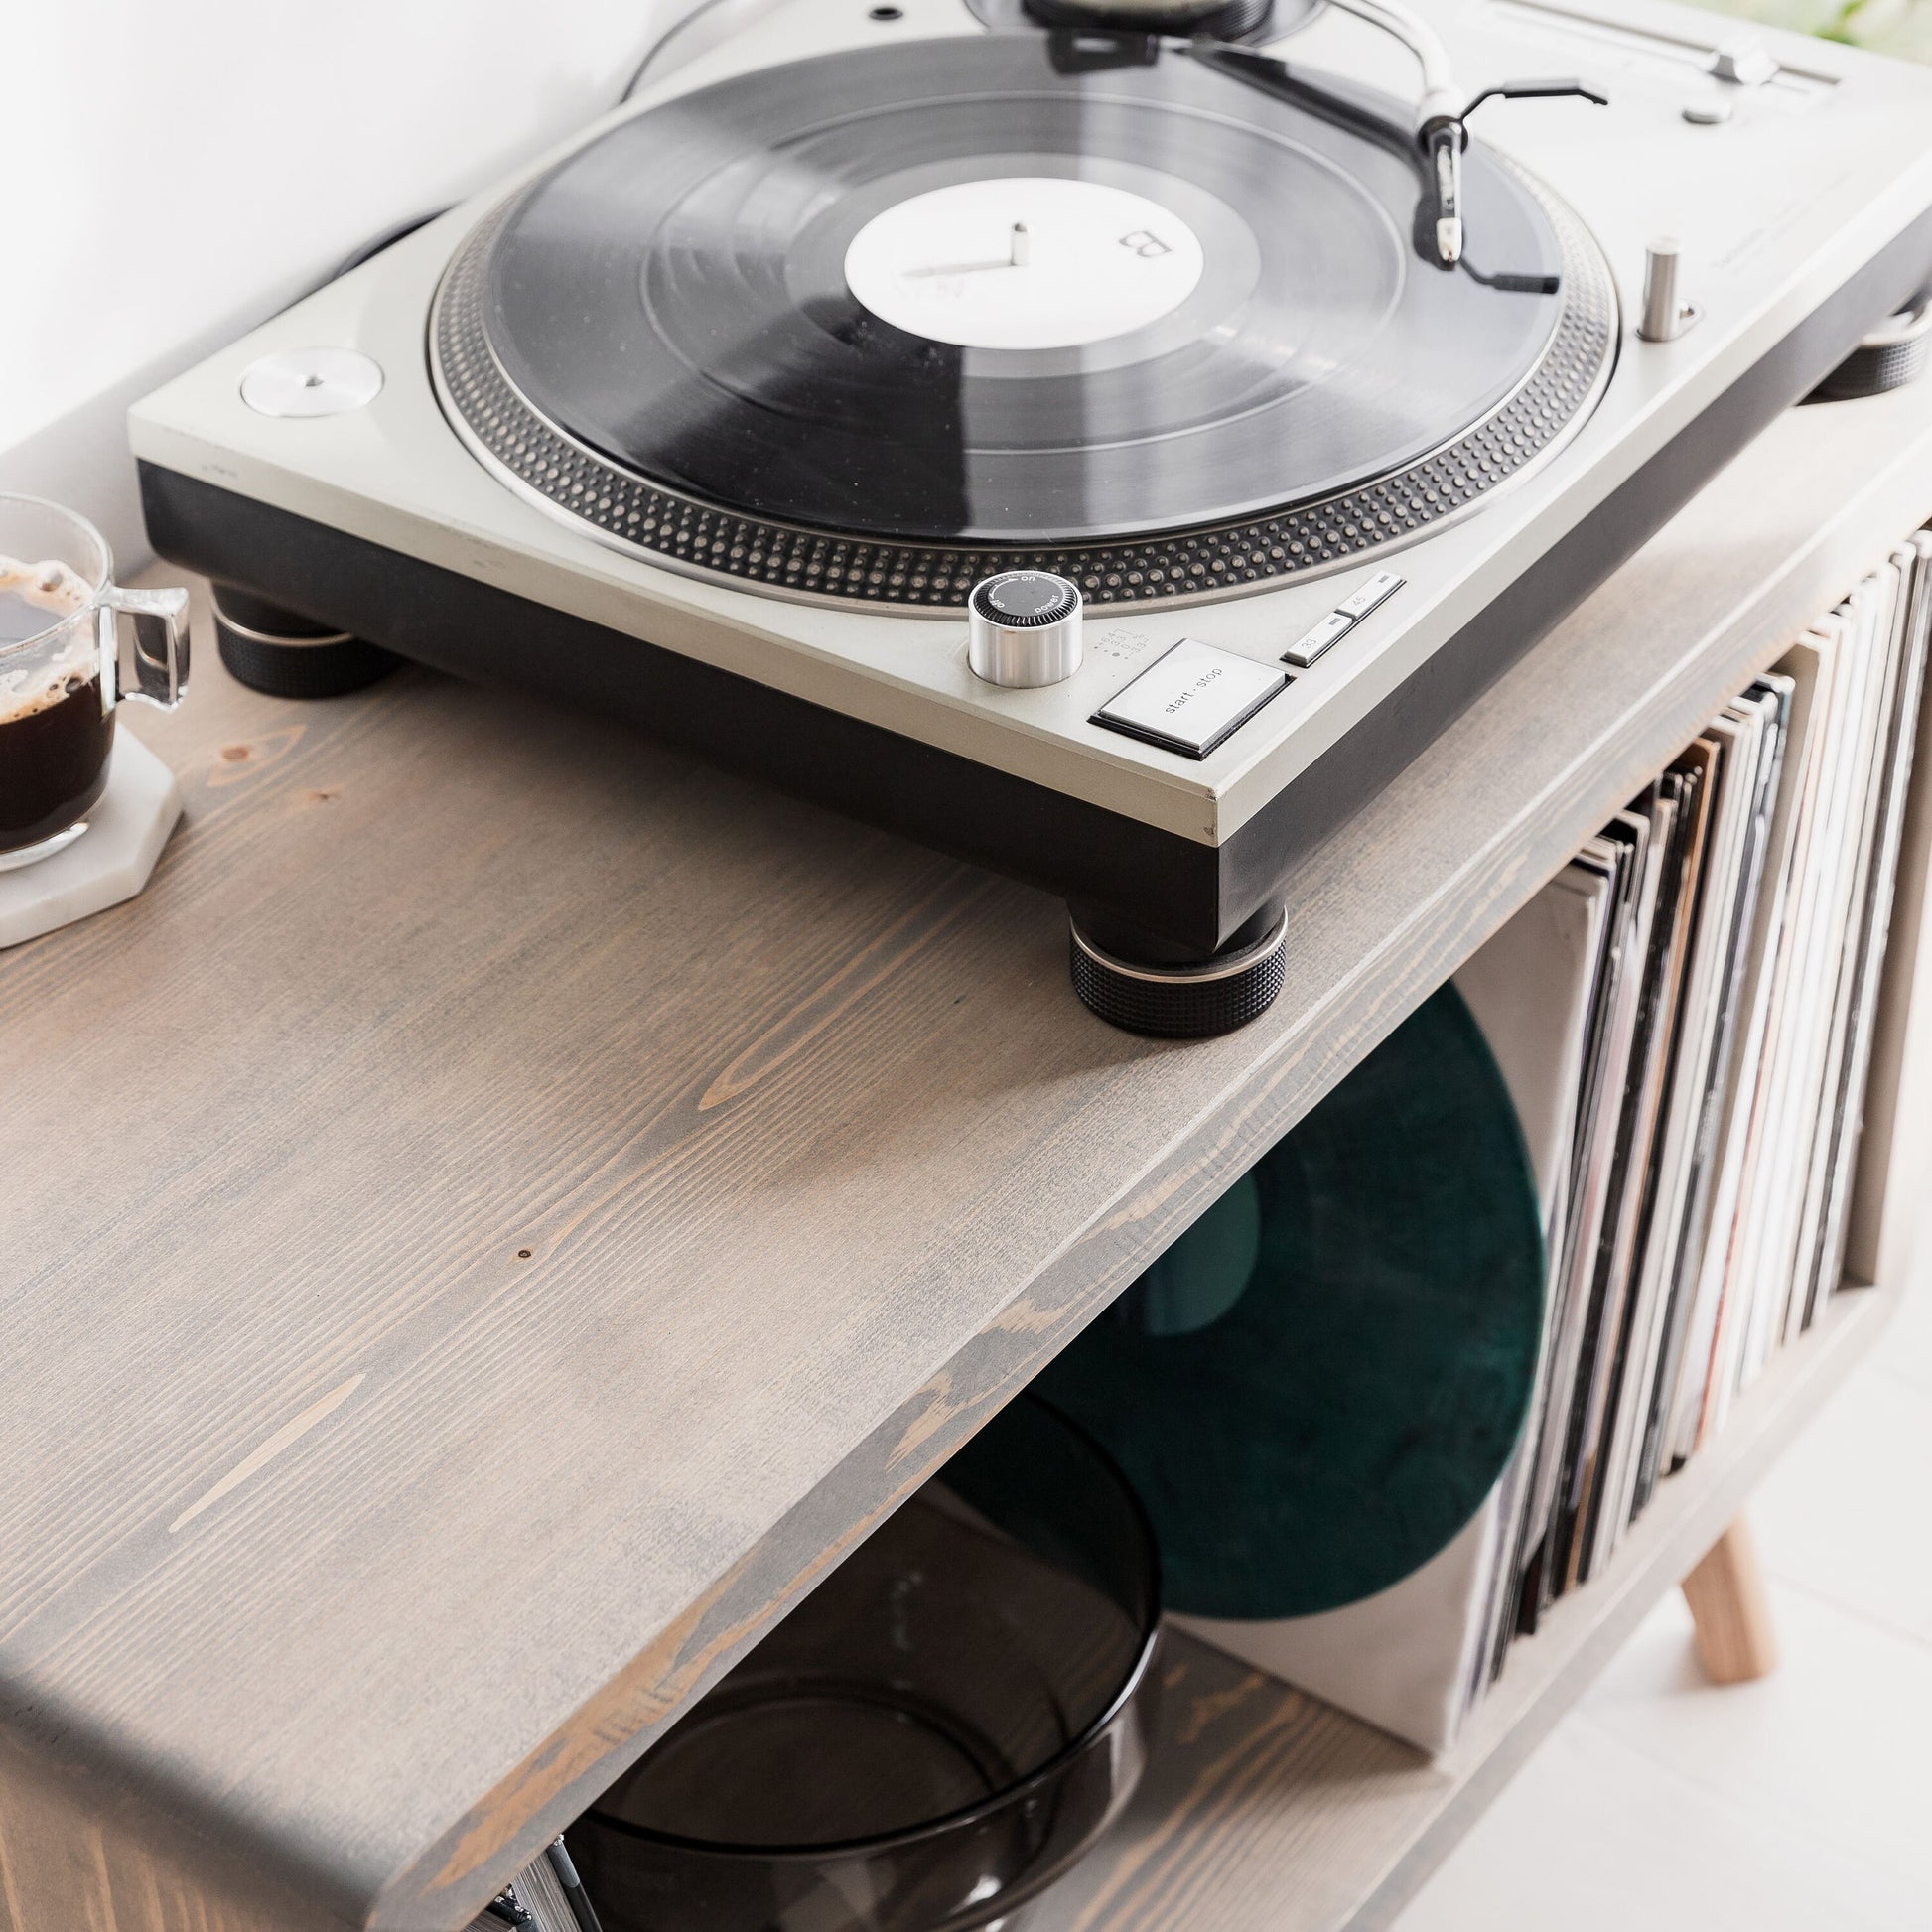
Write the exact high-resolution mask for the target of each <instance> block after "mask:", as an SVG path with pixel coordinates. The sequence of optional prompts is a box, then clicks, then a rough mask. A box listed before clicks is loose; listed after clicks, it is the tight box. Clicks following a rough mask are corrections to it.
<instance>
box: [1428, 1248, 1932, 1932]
mask: <svg viewBox="0 0 1932 1932" xmlns="http://www.w3.org/2000/svg"><path fill="white" fill-rule="evenodd" d="M1928 1287H1932V1284H1923V1285H1921V1287H1920V1288H1919V1290H1918V1291H1917V1292H1915V1293H1913V1294H1912V1295H1910V1296H1908V1297H1907V1299H1906V1301H1905V1304H1904V1306H1903V1308H1902V1309H1901V1310H1900V1311H1899V1313H1898V1315H1897V1316H1896V1317H1895V1318H1894V1320H1893V1322H1892V1324H1891V1326H1890V1328H1889V1329H1888V1330H1887V1332H1886V1333H1885V1335H1884V1337H1883V1338H1882V1339H1881V1340H1880V1342H1879V1344H1878V1347H1877V1350H1876V1352H1875V1355H1874V1357H1873V1358H1872V1359H1871V1360H1869V1361H1868V1362H1867V1363H1866V1364H1865V1365H1863V1367H1862V1368H1861V1369H1860V1370H1859V1371H1858V1372H1857V1373H1856V1374H1855V1375H1854V1377H1853V1378H1852V1380H1851V1381H1850V1382H1849V1383H1848V1384H1847V1386H1846V1387H1845V1388H1844V1389H1843V1390H1842V1391H1841V1392H1840V1393H1839V1395H1838V1396H1837V1397H1836V1398H1835V1399H1834V1401H1833V1403H1832V1405H1831V1407H1830V1408H1829V1409H1828V1410H1827V1411H1826V1412H1825V1414H1824V1415H1823V1416H1821V1417H1820V1418H1819V1419H1818V1421H1817V1422H1816V1423H1814V1424H1813V1426H1812V1428H1811V1430H1810V1432H1809V1433H1808V1434H1807V1435H1806V1436H1804V1437H1803V1438H1801V1439H1800V1441H1799V1442H1798V1443H1797V1444H1796V1445H1795V1446H1794V1447H1793V1448H1792V1449H1791V1450H1790V1451H1789V1452H1788V1453H1787V1455H1786V1456H1785V1458H1784V1460H1783V1461H1782V1462H1781V1463H1780V1464H1779V1465H1778V1467H1777V1468H1776V1469H1775V1470H1774V1471H1773V1473H1772V1475H1771V1477H1770V1478H1769V1480H1768V1481H1767V1482H1766V1483H1765V1485H1764V1486H1763V1488H1761V1489H1760V1490H1759V1492H1758V1494H1757V1496H1756V1498H1755V1500H1754V1501H1753V1504H1752V1507H1751V1519H1752V1522H1753V1524H1754V1526H1755V1528H1756V1531H1757V1537H1758V1544H1759V1548H1760V1550H1761V1552H1762V1555H1763V1557H1764V1561H1765V1565H1766V1568H1767V1569H1768V1570H1769V1572H1770V1574H1771V1579H1772V1587H1773V1591H1774V1596H1775V1602H1776V1609H1777V1614H1778V1630H1779V1636H1780V1638H1781V1640H1782V1643H1783V1647H1784V1662H1783V1664H1782V1666H1781V1668H1780V1669H1779V1670H1778V1671H1777V1672H1776V1673H1775V1674H1774V1675H1772V1676H1771V1677H1769V1678H1767V1679H1766V1680H1764V1681H1763V1682H1762V1683H1759V1684H1750V1685H1740V1686H1736V1687H1733V1688H1731V1689H1727V1690H1725V1689H1719V1688H1717V1687H1715V1686H1713V1685H1712V1684H1710V1683H1709V1682H1708V1681H1707V1680H1706V1679H1705V1678H1704V1677H1703V1676H1702V1674H1701V1673H1700V1672H1699V1670H1698V1666H1697V1662H1696V1659H1695V1658H1694V1657H1693V1655H1692V1651H1691V1621H1690V1617H1689V1615H1688V1613H1687V1612H1686V1611H1685V1609H1684V1606H1683V1602H1682V1600H1681V1599H1680V1598H1678V1597H1677V1596H1675V1595H1673V1596H1671V1597H1670V1598H1668V1599H1667V1600H1666V1601H1665V1602H1663V1603H1662V1604H1660V1605H1659V1607H1658V1608H1657V1610H1656V1611H1655V1612H1654V1613H1653V1614H1652V1616H1651V1617H1650V1619H1649V1620H1648V1621H1647V1622H1646V1623H1645V1624H1644V1625H1643V1627H1642V1628H1641V1629H1640V1630H1639V1631H1638V1632H1637V1634H1636V1636H1635V1637H1633V1638H1632V1639H1631V1641H1630V1644H1629V1646H1628V1647H1627V1648H1626V1649H1625V1650H1624V1651H1623V1653H1622V1655H1621V1656H1620V1657H1618V1659H1617V1660H1616V1662H1615V1663H1614V1664H1612V1665H1611V1667H1610V1668H1609V1670H1608V1671H1607V1672H1605V1674H1604V1675H1603V1677H1602V1679H1601V1680H1600V1681H1599V1682H1598V1683H1597V1684H1596V1685H1595V1687H1594V1688H1593V1689H1592V1690H1591V1692H1590V1693H1589V1695H1588V1696H1587V1698H1586V1699H1585V1700H1584V1702H1583V1703H1582V1704H1581V1705H1579V1706H1578V1708H1577V1709H1576V1710H1575V1711H1573V1712H1572V1713H1571V1714H1570V1715H1569V1716H1568V1717H1566V1718H1565V1719H1564V1721H1563V1723H1562V1724H1561V1725H1559V1726H1558V1728H1557V1730H1556V1731H1555V1732H1554V1733H1553V1734H1552V1736H1551V1737H1550V1739H1549V1741H1548V1742H1547V1743H1545V1744H1544V1745H1543V1747H1542V1749H1541V1750H1539V1751H1538V1752H1537V1754H1536V1755H1535V1756H1534V1757H1533V1758H1531V1759H1530V1761H1529V1763H1528V1764H1527V1765H1525V1766H1524V1768H1523V1769H1522V1770H1521V1771H1520V1772H1518V1773H1517V1775H1516V1778H1515V1780H1514V1782H1513V1783H1512V1784H1511V1785H1510V1787H1509V1789H1508V1790H1507V1791H1505V1792H1504V1794H1503V1795H1502V1797H1501V1798H1500V1799H1498V1800H1497V1802H1496V1804H1495V1805H1494V1806H1493V1807H1492V1808H1491V1809H1490V1811H1489V1812H1488V1814H1487V1815H1486V1816H1485V1817H1484V1818H1483V1820H1482V1822H1481V1823H1480V1824H1478V1825H1477V1826H1476V1828H1475V1829H1474V1831H1472V1832H1471V1833H1470V1834H1469V1836H1468V1837H1467V1838H1466V1839H1465V1840H1464V1841H1463V1843H1462V1844H1461V1845H1460V1846H1458V1847H1457V1849H1456V1851H1455V1852H1454V1854H1453V1855H1452V1856H1451V1857H1450V1858H1449V1862H1448V1863H1446V1864H1445V1865H1444V1866H1443V1867H1442V1868H1441V1870H1439V1871H1438V1872H1437V1873H1436V1875H1435V1876H1434V1877H1433V1878H1432V1879H1431V1880H1430V1882H1429V1884H1428V1886H1427V1887H1426V1888H1425V1889H1424V1891H1423V1892H1422V1893H1421V1894H1420V1896H1419V1897H1417V1899H1416V1900H1415V1901H1414V1902H1413V1903H1412V1904H1411V1905H1410V1907H1409V1909H1408V1910H1407V1911H1406V1912H1404V1913H1403V1915H1402V1917H1401V1918H1400V1920H1398V1922H1397V1927H1396V1932H1519V1928H1521V1929H1522V1932H1544V1928H1549V1929H1550V1932H1839V1928H1845V1929H1846V1932H1932V1293H1927V1292H1926V1289H1927V1288H1928Z"/></svg>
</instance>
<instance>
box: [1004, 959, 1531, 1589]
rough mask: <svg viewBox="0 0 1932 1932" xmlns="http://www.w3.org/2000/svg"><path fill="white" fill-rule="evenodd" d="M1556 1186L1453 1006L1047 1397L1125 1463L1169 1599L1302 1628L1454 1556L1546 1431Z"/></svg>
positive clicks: (1158, 1271) (1433, 1013)
mask: <svg viewBox="0 0 1932 1932" xmlns="http://www.w3.org/2000/svg"><path fill="white" fill-rule="evenodd" d="M1542 1319H1543V1238H1542V1227H1541V1214H1540V1210H1539V1204H1538V1197H1537V1188H1536V1182H1535V1178H1534V1175H1533V1173H1532V1172H1531V1168H1530V1163H1529V1157H1528V1155H1527V1153H1526V1152H1525V1151H1524V1147H1523V1139H1522V1133H1521V1131H1520V1129H1519V1128H1518V1125H1517V1120H1516V1113H1515V1109H1514V1108H1513V1106H1512V1105H1511V1103H1510V1098H1509V1093H1508V1090H1507V1089H1506V1087H1505V1086H1504V1084H1503V1078H1502V1075H1501V1074H1500V1073H1499V1072H1498V1071H1497V1069H1496V1063H1495V1061H1494V1060H1493V1059H1492V1058H1491V1057H1490V1054H1489V1049H1488V1047H1487V1045H1486V1044H1485V1043H1484V1041H1483V1038H1482V1035H1481V1032H1480V1031H1479V1029H1478V1028H1477V1026H1476V1024H1475V1022H1474V1020H1473V1019H1471V1018H1470V1015H1469V1011H1468V1009H1467V1007H1465V1006H1464V1005H1463V1004H1462V1001H1461V998H1460V996H1459V995H1457V994H1456V992H1455V991H1454V989H1453V988H1451V987H1444V988H1443V990H1442V991H1441V992H1439V993H1437V994H1436V995H1435V996H1434V997H1433V998H1432V999H1430V1000H1429V1001H1428V1002H1426V1003H1425V1004H1424V1005H1423V1006H1422V1007H1421V1008H1420V1009H1419V1010H1418V1011H1417V1012H1416V1013H1415V1014H1413V1015H1412V1016H1411V1017H1410V1018H1409V1019H1408V1020H1407V1021H1405V1022H1404V1023H1403V1025H1402V1026H1401V1027H1399V1028H1398V1029H1397V1030H1396V1032H1395V1033H1394V1034H1392V1035H1390V1036H1389V1038H1388V1039H1386V1040H1385V1041H1384V1042H1383V1043H1382V1044H1381V1045H1380V1046H1379V1047H1377V1048H1376V1050H1375V1051H1374V1052H1373V1053H1371V1054H1370V1055H1369V1056H1368V1058H1367V1059H1365V1060H1364V1061H1363V1062H1362V1063H1361V1065H1360V1066H1358V1067H1357V1068H1356V1069H1355V1070H1354V1072H1352V1073H1351V1074H1350V1075H1349V1076H1348V1078H1347V1079H1346V1080H1344V1081H1343V1082H1342V1084H1341V1085H1340V1086H1339V1087H1337V1088H1336V1089H1335V1090H1334V1092H1333V1093H1331V1094H1329V1095H1328V1097H1327V1098H1326V1099H1325V1100H1323V1101H1322V1102H1321V1104H1320V1105H1319V1106H1318V1107H1316V1108H1315V1109H1314V1111H1313V1112H1312V1113H1311V1114H1310V1115H1309V1116H1308V1118H1307V1119H1306V1120H1304V1121H1303V1122H1302V1123H1301V1124H1300V1125H1299V1126H1298V1127H1297V1128H1296V1129H1295V1130H1294V1132H1293V1133H1291V1134H1290V1135H1289V1136H1288V1137H1287V1138H1286V1139H1285V1140H1284V1141H1283V1142H1282V1143H1281V1144H1280V1145H1279V1146H1278V1147H1276V1148H1275V1149H1274V1150H1273V1151H1272V1152H1271V1153H1269V1154H1268V1155H1266V1156H1264V1157H1263V1159H1262V1160H1261V1161H1260V1163H1259V1164H1258V1165H1257V1166H1256V1167H1255V1168H1254V1169H1253V1170H1252V1171H1251V1172H1250V1173H1247V1174H1246V1175H1244V1176H1243V1177H1242V1179H1241V1180H1239V1181H1238V1182H1236V1184H1235V1185H1234V1186H1233V1187H1232V1188H1230V1189H1229V1191H1228V1192H1227V1193H1226V1194H1225V1195H1224V1196H1223V1197H1222V1198H1221V1199H1220V1200H1219V1201H1218V1202H1216V1203H1215V1205H1214V1206H1213V1207H1212V1208H1211V1209H1210V1210H1209V1211H1208V1212H1207V1213H1206V1214H1204V1215H1203V1216H1202V1217H1201V1218H1200V1219H1199V1220H1198V1221H1197V1222H1195V1224H1194V1225H1193V1227H1191V1228H1190V1229H1188V1231H1187V1232H1186V1233H1185V1234H1184V1235H1182V1236H1181V1238H1180V1239H1179V1240H1178V1241H1176V1242H1175V1243H1174V1245H1173V1247H1172V1248H1171V1249H1169V1251H1168V1252H1167V1253H1166V1254H1165V1255H1163V1256H1162V1258H1161V1259H1160V1260H1159V1261H1158V1262H1156V1263H1155V1265H1154V1266H1153V1267H1152V1268H1151V1269H1149V1270H1148V1272H1147V1273H1146V1274H1145V1275H1144V1276H1142V1278H1141V1279H1140V1281H1138V1282H1137V1283H1136V1284H1135V1285H1134V1287H1133V1288H1131V1289H1129V1290H1128V1292H1127V1294H1126V1295H1125V1296H1123V1297H1122V1299H1121V1301H1120V1302H1119V1303H1118V1304H1117V1305H1116V1306H1115V1307H1114V1308H1113V1309H1112V1310H1110V1311H1108V1312H1107V1314H1105V1315H1103V1316H1102V1317H1101V1319H1100V1320H1099V1321H1098V1322H1096V1323H1095V1324H1094V1326H1093V1327H1092V1328H1091V1329H1089V1330H1088V1331H1087V1333H1086V1334H1084V1335H1083V1336H1081V1338H1080V1339H1079V1340H1078V1341H1076V1342H1075V1343H1074V1344H1073V1346H1072V1347H1071V1348H1069V1349H1068V1350H1067V1351H1066V1353H1065V1354H1064V1355H1062V1356H1061V1357H1060V1358H1059V1360H1058V1361H1056V1362H1054V1363H1053V1365H1052V1366H1051V1367H1050V1368H1048V1369H1047V1371H1046V1372H1045V1374H1044V1375H1043V1376H1042V1377H1041V1378H1040V1381H1039V1385H1038V1386H1039V1390H1040V1393H1041V1394H1043V1395H1045V1396H1046V1397H1048V1398H1049V1399H1050V1400H1051V1401H1053V1402H1056V1403H1058V1404H1059V1405H1060V1407H1061V1408H1063V1409H1065V1410H1066V1411H1068V1412H1069V1413H1070V1414H1071V1415H1073V1416H1075V1417H1077V1418H1078V1419H1079V1420H1080V1421H1081V1422H1083V1423H1084V1424H1085V1425H1086V1426H1087V1428H1088V1429H1090V1430H1091V1431H1092V1432H1093V1433H1094V1434H1095V1435H1096V1436H1097V1437H1099V1439H1100V1440H1101V1442H1103V1443H1104V1444H1105V1445H1106V1446H1107V1448H1108V1449H1111V1450H1112V1451H1113V1453H1114V1454H1115V1455H1116V1456H1117V1457H1118V1458H1119V1460H1120V1461H1121V1463H1122V1465H1123V1466H1124V1467H1125V1468H1126V1470H1127V1472H1128V1474H1129V1475H1130V1476H1131V1477H1132V1478H1133V1481H1134V1484H1135V1486H1136V1487H1137V1488H1138V1489H1139V1490H1140V1492H1141V1496H1142V1499H1143V1500H1144V1501H1145V1503H1146V1504H1147V1507H1148V1510H1149V1513H1150V1514H1151V1515H1152V1516H1153V1518H1154V1522H1155V1525H1156V1528H1157V1529H1158V1530H1159V1532H1160V1540H1161V1562H1162V1570H1163V1573H1164V1576H1165V1579H1166V1587H1165V1595H1166V1597H1167V1600H1168V1602H1169V1603H1170V1604H1171V1605H1172V1606H1173V1608H1174V1609H1177V1610H1187V1611H1192V1612H1194V1613H1195V1614H1197V1615H1203V1616H1222V1617H1282V1616H1302V1615H1307V1614H1308V1613H1310V1612H1311V1611H1315V1610H1327V1609H1333V1608H1335V1607H1336V1606H1338V1605H1340V1604H1343V1603H1352V1602H1354V1601H1356V1600H1357V1599H1359V1598H1361V1597H1364V1596H1368V1595H1372V1594H1373V1593H1374V1592H1375V1591H1376V1590H1379V1589H1382V1588H1385V1587H1387V1586H1388V1585H1390V1584H1392V1583H1395V1582H1396V1581H1397V1580H1398V1579H1400V1578H1402V1577H1405V1576H1407V1575H1408V1574H1409V1573H1410V1572H1411V1571H1412V1570H1414V1569H1416V1568H1417V1566H1418V1565H1420V1564H1422V1563H1425V1562H1427V1561H1428V1559H1429V1558H1430V1557H1432V1556H1434V1555H1435V1554H1436V1552H1437V1551H1439V1550H1441V1549H1442V1548H1443V1547H1444V1546H1445V1545H1446V1544H1447V1543H1449V1541H1450V1539H1451V1538H1452V1537H1453V1536H1454V1535H1455V1533H1456V1532H1457V1531H1458V1530H1459V1529H1460V1528H1461V1527H1462V1526H1463V1525H1464V1524H1465V1523H1466V1522H1467V1521H1468V1520H1469V1518H1470V1517H1471V1516H1472V1515H1474V1513H1475V1512H1476V1510H1477V1509H1478V1508H1479V1507H1480V1506H1481V1503H1482V1501H1483V1498H1484V1497H1485V1496H1487V1495H1488V1493H1489V1491H1490V1489H1491V1488H1492V1487H1493V1486H1494V1484H1495V1481H1496V1478H1497V1477H1498V1476H1499V1475H1500V1474H1501V1473H1502V1470H1503V1467H1504V1465H1505V1463H1506V1462H1507V1461H1508V1459H1509V1455H1510V1451H1511V1450H1512V1449H1513V1448H1514V1447H1515V1444H1516V1439H1517V1436H1518V1434H1519V1433H1520V1431H1521V1429H1522V1426H1523V1419H1524V1417H1525V1415H1526V1414H1527V1412H1528V1409H1529V1403H1530V1394H1531V1384H1532V1382H1533V1381H1534V1379H1535V1375H1536V1360H1537V1348H1538V1342H1539V1337H1540V1333H1541V1328H1542Z"/></svg>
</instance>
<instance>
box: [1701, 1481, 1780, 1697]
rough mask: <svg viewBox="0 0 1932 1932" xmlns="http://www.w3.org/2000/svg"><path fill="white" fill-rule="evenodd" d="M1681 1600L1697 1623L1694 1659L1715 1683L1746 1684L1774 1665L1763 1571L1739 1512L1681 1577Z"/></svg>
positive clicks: (1775, 1651) (1775, 1641) (1773, 1641)
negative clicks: (1690, 1569) (1686, 1604)
mask: <svg viewBox="0 0 1932 1932" xmlns="http://www.w3.org/2000/svg"><path fill="white" fill-rule="evenodd" d="M1683 1587H1684V1600H1685V1602H1687V1603H1688V1604H1689V1605H1690V1606H1691V1621H1692V1622H1693V1623H1694V1624H1695V1625H1696V1626H1697V1647H1698V1659H1699V1661H1700V1662H1701V1663H1702V1664H1703V1665H1704V1668H1705V1670H1706V1671H1707V1672H1708V1673H1709V1674H1710V1676H1711V1678H1712V1680H1713V1681H1714V1682H1716V1683H1719V1684H1747V1683H1749V1682H1750V1681H1751V1680H1752V1679H1753V1678H1757V1677H1764V1676H1767V1675H1769V1673H1770V1672H1772V1671H1774V1670H1775V1669H1776V1668H1777V1663H1778V1636H1777V1631H1776V1630H1775V1629H1774V1628H1773V1627H1772V1623H1771V1602H1770V1598H1769V1597H1768V1596H1767V1595H1766V1594H1765V1589H1764V1572H1763V1571H1762V1570H1761V1569H1760V1568H1759V1567H1758V1561H1757V1544H1756V1543H1755V1541H1753V1539H1752V1537H1751V1528H1750V1524H1749V1523H1748V1522H1747V1521H1746V1520H1745V1519H1744V1518H1743V1517H1742V1516H1741V1515H1740V1516H1738V1517H1737V1518H1736V1519H1735V1520H1734V1521H1733V1522H1732V1523H1731V1526H1730V1527H1729V1529H1727V1530H1725V1533H1724V1535H1723V1536H1721V1537H1719V1539H1718V1540H1717V1542H1715V1543H1714V1544H1712V1546H1711V1547H1710V1549H1709V1550H1707V1551H1706V1552H1705V1553H1704V1558H1703V1560H1702V1561H1701V1562H1700V1563H1699V1564H1698V1567H1697V1568H1696V1569H1695V1570H1693V1571H1692V1572H1691V1574H1690V1575H1689V1576H1688V1577H1686V1578H1685V1579H1684V1586H1683Z"/></svg>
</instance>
